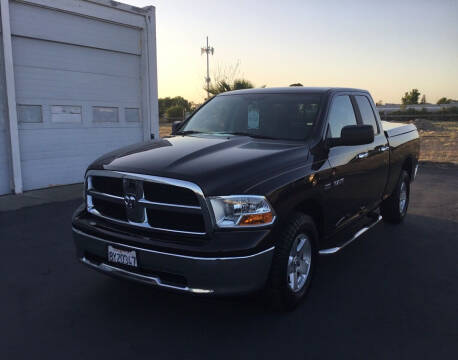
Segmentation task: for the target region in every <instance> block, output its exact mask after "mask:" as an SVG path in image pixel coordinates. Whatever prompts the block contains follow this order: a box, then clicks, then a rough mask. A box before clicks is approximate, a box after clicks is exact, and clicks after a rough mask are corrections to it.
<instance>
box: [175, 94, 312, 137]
mask: <svg viewBox="0 0 458 360" xmlns="http://www.w3.org/2000/svg"><path fill="white" fill-rule="evenodd" d="M319 107H320V96H318V95H310V94H244V95H223V96H217V97H215V98H214V99H212V100H211V101H209V102H208V103H207V104H206V105H204V106H203V107H202V108H201V109H200V110H199V111H198V112H197V113H195V114H194V116H192V117H191V118H190V119H189V120H188V121H187V122H186V123H185V125H184V126H183V127H182V128H181V131H180V132H179V133H182V134H186V133H188V134H192V133H206V134H221V135H231V134H233V135H248V136H253V137H260V138H271V139H286V140H304V139H306V138H307V137H308V136H309V134H310V132H311V130H312V128H313V126H314V124H315V122H316V119H317V115H318V110H319Z"/></svg>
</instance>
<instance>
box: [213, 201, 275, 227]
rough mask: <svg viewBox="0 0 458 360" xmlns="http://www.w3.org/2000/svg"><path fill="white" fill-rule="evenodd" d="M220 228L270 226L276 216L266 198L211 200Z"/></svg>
mask: <svg viewBox="0 0 458 360" xmlns="http://www.w3.org/2000/svg"><path fill="white" fill-rule="evenodd" d="M210 203H211V207H212V209H213V214H214V216H215V220H216V225H218V227H222V228H225V227H243V226H247V227H248V226H260V225H270V224H272V223H273V222H274V220H275V214H274V211H273V209H272V207H271V206H270V204H269V202H268V201H267V199H266V198H265V197H264V196H257V195H234V196H218V197H211V198H210Z"/></svg>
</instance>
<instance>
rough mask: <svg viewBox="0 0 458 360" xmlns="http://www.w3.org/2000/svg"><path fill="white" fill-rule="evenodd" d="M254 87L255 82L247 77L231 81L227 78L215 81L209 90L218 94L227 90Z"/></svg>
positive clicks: (213, 93)
mask: <svg viewBox="0 0 458 360" xmlns="http://www.w3.org/2000/svg"><path fill="white" fill-rule="evenodd" d="M252 88H254V85H253V83H252V82H251V81H249V80H246V79H235V80H234V81H233V82H231V83H230V82H228V81H226V80H217V81H215V83H213V84H211V85H210V88H209V89H208V92H209V93H210V94H212V95H218V94H221V93H224V92H226V91H232V90H242V89H252ZM205 90H206V89H205Z"/></svg>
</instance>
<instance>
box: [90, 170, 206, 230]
mask: <svg viewBox="0 0 458 360" xmlns="http://www.w3.org/2000/svg"><path fill="white" fill-rule="evenodd" d="M86 202H87V211H88V212H89V213H91V214H93V215H96V216H99V217H102V218H105V219H108V220H111V221H114V222H117V223H121V224H128V225H133V226H137V227H141V228H144V229H152V230H158V231H165V232H176V233H183V234H192V235H204V234H205V233H206V228H207V223H208V221H209V218H208V217H207V215H208V210H207V206H206V202H205V199H204V196H203V193H202V190H201V189H200V188H199V187H198V186H197V185H196V184H193V183H190V182H187V181H182V180H177V179H169V178H163V177H158V176H149V175H140V174H133V173H125V172H117V171H105V170H91V171H89V172H88V173H87V176H86Z"/></svg>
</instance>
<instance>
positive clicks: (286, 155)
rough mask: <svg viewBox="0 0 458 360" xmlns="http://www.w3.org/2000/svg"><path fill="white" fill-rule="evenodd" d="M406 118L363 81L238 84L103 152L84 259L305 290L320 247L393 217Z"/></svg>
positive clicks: (155, 272) (109, 266)
mask: <svg viewBox="0 0 458 360" xmlns="http://www.w3.org/2000/svg"><path fill="white" fill-rule="evenodd" d="M419 147H420V144H419V136H418V132H417V129H416V128H415V126H414V125H410V124H390V123H383V124H382V122H381V121H380V117H379V115H378V112H377V111H376V108H375V105H374V102H373V100H372V98H371V96H370V95H369V93H368V92H367V91H364V90H358V89H344V88H305V87H304V88H303V87H292V88H271V89H251V90H240V91H233V92H228V93H224V94H221V95H218V96H216V97H214V98H212V99H211V100H209V101H207V102H206V103H205V104H204V105H203V106H202V107H200V108H199V109H198V110H197V111H196V112H195V113H194V114H192V116H191V117H189V118H188V119H186V120H185V121H183V122H182V123H179V124H174V127H173V135H172V136H170V137H166V138H163V139H160V140H157V141H151V142H147V143H143V144H139V145H134V146H130V147H127V148H123V149H120V150H118V151H115V152H112V153H109V154H107V155H105V156H103V157H101V158H99V159H98V160H96V161H95V162H94V163H93V164H92V165H90V166H89V168H88V170H87V172H86V177H85V178H86V186H85V201H84V204H82V205H81V207H80V208H78V209H77V211H76V212H75V214H74V217H73V236H74V241H75V244H76V249H77V256H78V259H80V261H81V262H82V263H84V264H86V265H88V266H89V267H91V268H93V269H96V270H99V271H101V272H103V273H107V274H111V275H114V276H118V277H123V278H128V279H132V280H137V281H140V282H143V283H147V284H151V285H156V286H159V287H163V288H168V289H172V290H177V291H183V292H189V293H199V294H233V293H244V292H251V291H255V290H259V289H265V290H266V293H267V294H268V295H269V298H270V299H271V300H272V301H273V302H274V303H275V304H277V305H278V306H280V307H281V308H283V309H292V308H294V307H295V306H296V305H297V304H298V302H299V301H300V300H301V299H302V298H303V297H304V295H305V294H306V292H307V289H308V288H309V285H310V281H311V279H312V275H313V273H314V271H315V270H316V269H315V267H316V264H317V256H318V255H328V254H334V253H337V252H338V251H339V250H341V249H342V248H343V247H345V246H346V245H348V244H349V243H351V242H352V241H353V240H355V239H356V238H357V237H358V236H360V235H361V234H362V233H364V232H365V231H366V230H368V229H369V228H370V227H372V226H374V225H375V224H377V222H379V221H380V220H381V219H382V218H383V220H384V221H386V222H389V223H400V222H401V221H402V220H403V218H404V217H405V215H406V212H407V208H408V205H409V196H410V183H411V182H412V181H413V180H414V178H415V175H416V172H417V168H418V156H419Z"/></svg>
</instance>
